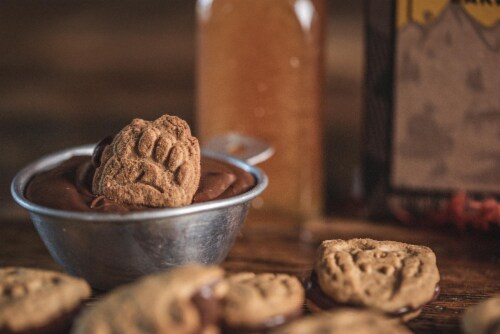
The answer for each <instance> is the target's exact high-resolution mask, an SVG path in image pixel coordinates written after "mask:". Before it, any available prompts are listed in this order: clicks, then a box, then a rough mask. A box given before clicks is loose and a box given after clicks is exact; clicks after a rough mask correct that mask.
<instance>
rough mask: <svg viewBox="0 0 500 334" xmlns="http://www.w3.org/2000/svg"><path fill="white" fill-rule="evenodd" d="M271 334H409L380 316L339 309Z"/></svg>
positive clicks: (403, 328)
mask: <svg viewBox="0 0 500 334" xmlns="http://www.w3.org/2000/svg"><path fill="white" fill-rule="evenodd" d="M272 333H273V334H303V333H322V334H337V333H339V334H344V333H365V334H409V333H411V331H410V330H408V329H407V328H406V327H405V326H403V325H402V324H401V323H400V322H398V321H395V320H394V319H390V318H388V317H386V316H384V315H382V314H379V313H376V312H373V311H368V310H354V309H339V310H337V311H334V312H322V313H318V314H315V315H312V316H308V317H304V318H302V319H299V320H296V321H294V322H292V323H291V324H289V325H286V326H284V327H282V328H279V329H277V330H276V331H273V332H272Z"/></svg>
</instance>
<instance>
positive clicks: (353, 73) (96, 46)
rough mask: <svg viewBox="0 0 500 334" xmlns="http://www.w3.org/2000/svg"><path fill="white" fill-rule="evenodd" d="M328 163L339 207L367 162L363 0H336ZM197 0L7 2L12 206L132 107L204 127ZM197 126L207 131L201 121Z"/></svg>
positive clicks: (0, 32)
mask: <svg viewBox="0 0 500 334" xmlns="http://www.w3.org/2000/svg"><path fill="white" fill-rule="evenodd" d="M327 3H328V29H327V41H326V79H327V80H326V82H327V87H326V97H325V98H326V100H327V101H326V108H325V109H326V110H325V129H324V130H325V162H326V169H325V172H326V180H327V194H326V195H327V196H326V200H327V203H326V207H327V210H328V211H329V212H331V211H332V208H334V206H335V205H336V204H338V203H340V202H343V201H344V200H345V199H346V198H348V197H349V195H350V193H351V188H352V179H353V173H354V170H355V169H356V167H357V166H358V164H359V161H360V159H359V152H360V127H361V124H360V122H361V85H362V71H363V60H362V52H363V46H362V38H363V23H362V19H363V17H362V0H354V1H345V0H327ZM194 6H195V1H191V0H190V1H186V0H169V1H162V0H148V1H116V0H108V1H105V2H104V1H96V0H94V1H82V0H79V1H63V0H59V1H55V0H52V1H50V0H49V1H40V0H37V1H35V0H2V1H1V2H0V50H1V51H0V116H1V121H0V143H1V147H2V151H1V157H2V158H1V161H0V215H2V216H11V215H17V214H19V212H20V209H19V208H18V207H17V206H15V205H14V203H13V201H12V200H11V196H10V191H9V186H10V182H11V180H12V178H13V176H14V175H15V173H16V171H17V170H19V169H20V168H21V167H23V166H24V165H25V164H27V163H28V162H30V161H32V160H34V159H36V158H39V157H40V156H42V155H44V154H47V153H50V152H53V151H55V150H59V149H62V148H67V147H70V146H74V145H81V144H87V143H93V142H97V141H98V140H99V139H100V138H102V137H104V136H106V135H107V134H109V133H113V132H116V131H118V130H119V129H120V128H121V127H123V126H124V125H126V124H127V123H128V122H129V121H130V120H131V119H132V118H134V117H141V118H145V119H154V118H156V117H158V116H160V115H161V114H164V113H169V114H175V115H178V116H180V117H183V118H185V119H186V120H187V121H188V122H189V123H190V124H194V125H195V127H196V119H195V117H194V105H195V104H194V99H195V80H194V72H195V52H196V18H195V13H194ZM195 132H196V130H195Z"/></svg>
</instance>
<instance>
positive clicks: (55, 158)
mask: <svg viewBox="0 0 500 334" xmlns="http://www.w3.org/2000/svg"><path fill="white" fill-rule="evenodd" d="M158 140H161V138H160V139H158ZM139 144H141V143H139ZM146 149H148V147H146ZM98 151H99V149H96V148H95V145H87V146H81V147H75V148H70V149H67V150H63V151H60V152H56V153H54V154H51V155H48V156H45V157H43V158H41V159H39V160H37V161H35V162H33V163H31V164H30V165H28V166H27V167H25V168H24V169H22V170H21V171H20V172H19V173H18V174H17V175H16V177H15V178H14V180H13V182H12V186H11V191H12V195H13V197H14V199H15V200H16V202H17V203H18V204H19V205H20V206H22V207H23V208H25V209H26V210H27V211H28V212H29V214H30V217H31V220H32V221H33V224H34V225H35V228H36V229H37V231H38V233H39V235H40V237H41V239H42V240H43V242H44V243H45V245H46V246H47V248H48V250H49V252H50V254H51V255H52V257H53V258H54V260H55V261H56V262H58V263H59V264H60V265H61V266H62V267H63V269H64V270H65V271H67V272H68V273H70V274H73V275H76V276H81V277H83V278H85V279H87V281H88V282H89V283H90V284H91V285H92V287H94V288H97V289H104V290H107V289H110V288H113V287H115V286H117V285H119V284H122V283H126V282H129V281H131V280H134V279H136V278H138V277H140V276H143V275H146V274H150V273H153V272H157V271H160V270H164V269H168V268H170V267H175V266H179V265H184V264H188V263H201V264H218V263H221V262H222V261H223V260H224V259H225V258H226V256H227V254H228V252H229V250H230V249H231V247H232V245H233V243H234V241H235V239H236V236H237V235H238V233H239V230H240V228H241V226H242V225H243V223H244V221H245V218H246V215H247V213H248V210H249V208H250V203H251V201H252V199H254V198H255V197H257V196H259V195H260V194H261V193H262V192H263V191H264V189H265V188H266V187H267V183H268V181H267V177H266V176H265V174H264V173H263V172H262V171H261V170H260V169H259V168H257V167H254V166H252V165H251V164H249V163H247V162H245V161H243V160H239V159H237V158H235V157H233V156H230V155H227V154H225V153H220V152H215V151H209V150H201V151H200V153H199V159H200V160H199V161H200V166H201V168H200V169H199V176H198V177H199V182H198V183H197V184H196V188H195V189H192V193H190V194H192V195H190V196H191V197H189V203H186V204H182V205H177V206H175V207H158V206H148V205H136V204H127V203H125V202H119V201H116V200H114V199H110V198H108V197H107V196H104V195H102V194H96V193H95V191H94V189H95V184H96V182H93V181H95V179H96V178H95V174H96V173H95V172H94V170H97V169H98V168H99V166H97V167H96V164H95V162H94V163H93V162H92V161H93V160H94V161H95V159H92V155H93V154H94V153H95V152H98ZM151 152H153V155H154V154H156V153H155V151H154V150H153V151H151ZM108 153H109V152H108ZM128 153H129V154H130V152H128ZM99 154H100V153H99ZM104 154H106V152H104ZM172 154H173V153H171V155H172ZM156 155H158V154H156ZM109 161H111V163H114V162H113V160H112V159H110V160H109ZM126 162H127V163H129V161H126ZM111 163H110V164H111ZM129 165H131V166H132V167H134V165H132V164H131V163H130V164H129ZM165 165H166V166H167V164H165ZM111 166H112V167H113V165H111ZM168 166H170V165H168ZM101 167H102V166H101ZM146 167H147V166H146ZM175 167H176V168H177V167H178V166H175ZM169 168H170V167H169ZM128 170H132V168H129V169H127V171H128ZM182 173H183V169H182V166H181V167H179V168H177V172H176V173H174V174H172V175H173V177H175V178H176V179H178V180H180V181H179V182H178V183H180V184H183V182H184V183H185V184H189V182H191V181H192V180H191V179H189V178H188V179H187V180H186V179H185V176H184V174H182ZM194 174H196V173H194ZM116 175H117V176H116V178H115V179H116V180H118V181H120V174H116ZM127 175H128V174H127ZM92 178H94V180H92ZM138 180H139V181H140V182H138ZM133 181H134V186H135V184H136V183H141V184H139V186H141V187H145V189H146V191H150V190H151V189H150V188H151V187H153V188H155V189H156V188H158V187H157V184H156V183H155V182H159V181H158V180H155V179H151V178H149V177H148V175H147V173H146V175H143V173H139V175H138V178H137V179H133ZM160 181H161V180H160ZM91 184H92V186H91ZM112 185H113V184H112ZM159 186H163V184H159ZM114 189H115V190H116V189H118V190H119V191H122V190H123V189H122V188H118V187H115V188H114ZM141 189H142V188H140V189H139V190H141ZM157 190H158V192H157V191H156V190H152V191H151V192H152V193H153V194H157V193H161V194H163V193H162V191H164V192H165V193H166V194H168V190H164V188H160V189H157ZM123 193H125V195H127V193H126V192H122V193H119V192H118V194H119V195H122V194H123ZM146 194H147V192H146ZM132 195H134V196H135V195H136V193H132ZM142 198H147V197H146V196H143V197H142ZM125 199H127V198H126V197H125ZM140 199H141V198H140Z"/></svg>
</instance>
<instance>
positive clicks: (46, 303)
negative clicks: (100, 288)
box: [0, 267, 91, 334]
mask: <svg viewBox="0 0 500 334" xmlns="http://www.w3.org/2000/svg"><path fill="white" fill-rule="evenodd" d="M90 294H91V290H90V287H89V285H88V284H87V283H86V282H85V281H84V280H82V279H79V278H75V277H70V276H68V275H65V274H62V273H58V272H53V271H47V270H38V269H28V268H16V267H7V268H0V333H30V334H31V333H57V332H63V331H64V330H67V329H68V328H69V327H70V326H71V322H72V320H73V317H74V316H75V315H76V313H77V312H78V310H79V309H80V306H81V304H82V301H83V300H84V299H87V298H88V297H90Z"/></svg>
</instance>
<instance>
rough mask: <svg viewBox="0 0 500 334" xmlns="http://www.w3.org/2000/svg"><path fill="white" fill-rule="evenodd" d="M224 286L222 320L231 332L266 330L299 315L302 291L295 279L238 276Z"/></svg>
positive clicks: (261, 275)
mask: <svg viewBox="0 0 500 334" xmlns="http://www.w3.org/2000/svg"><path fill="white" fill-rule="evenodd" d="M227 283H228V292H227V294H226V296H225V297H224V298H223V311H222V318H223V324H224V327H225V328H226V329H229V330H230V331H231V332H238V333H239V332H244V331H254V330H264V329H269V328H272V327H275V326H278V325H282V324H283V323H285V322H287V321H289V320H291V319H294V318H296V317H298V316H300V314H301V313H302V306H303V305H304V298H305V292H304V288H303V287H302V284H301V283H300V282H299V280H298V279H297V278H296V277H293V276H290V275H286V274H269V273H266V274H254V273H240V274H236V275H233V276H230V277H229V278H228V279H227Z"/></svg>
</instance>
